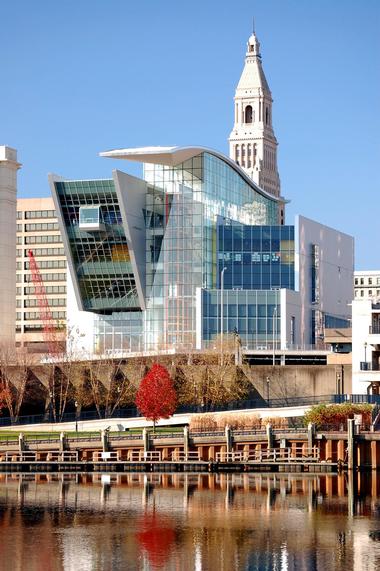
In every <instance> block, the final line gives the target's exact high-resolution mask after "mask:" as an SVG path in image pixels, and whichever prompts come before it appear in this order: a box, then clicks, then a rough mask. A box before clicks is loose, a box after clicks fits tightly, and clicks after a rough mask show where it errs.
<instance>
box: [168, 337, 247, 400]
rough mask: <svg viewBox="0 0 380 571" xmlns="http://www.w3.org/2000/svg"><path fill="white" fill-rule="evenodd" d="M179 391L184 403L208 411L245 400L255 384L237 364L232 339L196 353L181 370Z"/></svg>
mask: <svg viewBox="0 0 380 571" xmlns="http://www.w3.org/2000/svg"><path fill="white" fill-rule="evenodd" d="M216 341H218V340H216ZM176 388H177V392H178V397H179V401H180V403H182V404H196V405H198V406H200V407H201V408H202V410H205V411H206V410H210V409H211V408H212V407H214V406H215V405H219V404H223V403H226V402H231V401H233V400H238V399H242V398H245V397H246V396H247V395H248V394H249V391H250V388H251V384H250V382H249V380H248V379H247V377H246V375H245V374H244V372H243V370H242V369H241V368H240V367H239V366H237V365H236V364H235V339H234V338H231V336H229V337H227V338H226V339H225V340H224V341H223V344H222V343H219V345H218V343H217V342H216V345H214V346H212V347H211V348H210V349H208V350H207V351H203V352H199V353H192V354H191V356H190V357H188V359H187V362H186V364H181V365H179V366H178V367H177V375H176Z"/></svg>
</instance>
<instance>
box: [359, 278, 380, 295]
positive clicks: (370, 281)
mask: <svg viewBox="0 0 380 571" xmlns="http://www.w3.org/2000/svg"><path fill="white" fill-rule="evenodd" d="M375 283H376V285H380V278H367V279H365V278H355V285H375ZM370 295H371V294H370Z"/></svg>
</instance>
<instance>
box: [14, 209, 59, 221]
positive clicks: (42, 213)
mask: <svg viewBox="0 0 380 571" xmlns="http://www.w3.org/2000/svg"><path fill="white" fill-rule="evenodd" d="M19 214H20V216H19ZM56 217H57V213H56V211H55V210H26V211H25V218H26V219H27V220H29V219H31V218H56ZM17 218H19V219H20V218H22V211H19V212H18V213H17Z"/></svg>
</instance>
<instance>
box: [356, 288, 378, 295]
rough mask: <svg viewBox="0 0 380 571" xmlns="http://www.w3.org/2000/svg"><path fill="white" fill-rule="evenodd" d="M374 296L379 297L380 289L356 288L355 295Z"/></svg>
mask: <svg viewBox="0 0 380 571" xmlns="http://www.w3.org/2000/svg"><path fill="white" fill-rule="evenodd" d="M366 295H367V296H369V297H371V296H376V297H380V289H376V290H375V289H368V290H364V289H361V290H358V289H357V290H356V291H355V297H365V296H366Z"/></svg>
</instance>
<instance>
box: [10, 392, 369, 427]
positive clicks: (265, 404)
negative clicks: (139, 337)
mask: <svg viewBox="0 0 380 571" xmlns="http://www.w3.org/2000/svg"><path fill="white" fill-rule="evenodd" d="M346 402H351V403H353V404H361V403H368V404H380V395H367V394H364V395H346V394H340V395H332V394H330V395H315V396H301V397H288V396H283V397H276V398H270V399H268V400H265V399H263V398H260V399H253V400H240V401H231V402H229V403H224V404H212V403H209V404H205V405H189V406H180V407H178V408H177V410H176V411H175V414H188V413H204V412H224V411H225V412H227V411H240V410H249V409H256V408H283V407H296V406H312V405H314V404H339V403H346ZM117 418H123V419H126V418H143V415H142V414H141V413H140V412H139V410H138V409H137V408H135V407H133V408H132V407H131V408H119V409H116V410H114V411H113V413H112V414H110V415H106V414H105V412H103V415H102V416H99V414H98V412H97V411H96V410H92V411H82V412H81V414H78V415H77V414H76V413H75V412H69V413H65V414H63V415H62V416H61V418H60V419H59V420H58V419H57V422H75V421H77V422H82V421H86V420H105V419H117ZM44 423H45V424H46V423H50V424H55V423H54V421H53V419H52V418H51V416H50V417H49V416H46V415H43V414H36V415H28V416H19V417H18V419H17V421H15V420H14V419H12V418H10V417H0V427H1V426H12V425H23V424H44Z"/></svg>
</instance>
